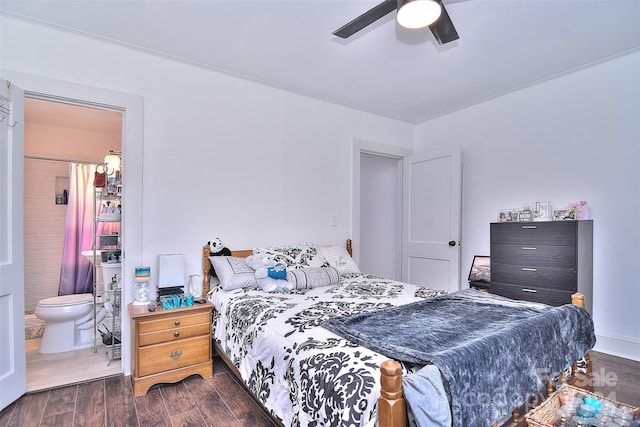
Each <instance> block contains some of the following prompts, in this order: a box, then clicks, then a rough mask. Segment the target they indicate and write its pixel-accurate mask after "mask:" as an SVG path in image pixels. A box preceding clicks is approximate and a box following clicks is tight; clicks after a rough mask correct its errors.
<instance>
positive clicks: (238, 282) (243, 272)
mask: <svg viewBox="0 0 640 427" xmlns="http://www.w3.org/2000/svg"><path fill="white" fill-rule="evenodd" d="M209 259H210V260H211V265H212V266H213V269H214V270H215V272H216V275H217V276H218V279H220V286H222V289H224V290H226V291H231V290H233V289H239V288H251V287H257V286H258V282H257V281H256V273H255V271H253V269H252V268H251V267H249V266H248V265H247V263H246V261H245V259H244V258H237V257H231V256H211V257H209Z"/></svg>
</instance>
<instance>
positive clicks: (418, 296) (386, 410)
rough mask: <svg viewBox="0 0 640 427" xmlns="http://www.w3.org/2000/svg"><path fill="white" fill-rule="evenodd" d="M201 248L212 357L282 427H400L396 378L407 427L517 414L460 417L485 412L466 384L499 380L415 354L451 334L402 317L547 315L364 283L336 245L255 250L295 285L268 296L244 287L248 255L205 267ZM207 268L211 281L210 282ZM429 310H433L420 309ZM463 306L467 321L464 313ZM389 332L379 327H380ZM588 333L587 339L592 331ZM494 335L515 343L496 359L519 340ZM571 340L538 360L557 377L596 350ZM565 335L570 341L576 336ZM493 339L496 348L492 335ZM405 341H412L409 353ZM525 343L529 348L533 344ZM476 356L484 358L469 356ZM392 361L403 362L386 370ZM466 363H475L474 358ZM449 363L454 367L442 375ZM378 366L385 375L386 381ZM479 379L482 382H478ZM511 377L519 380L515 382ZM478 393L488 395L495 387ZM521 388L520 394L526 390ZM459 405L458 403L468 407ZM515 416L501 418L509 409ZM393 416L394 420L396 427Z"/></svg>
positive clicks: (501, 302) (473, 297)
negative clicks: (555, 357) (279, 265)
mask: <svg viewBox="0 0 640 427" xmlns="http://www.w3.org/2000/svg"><path fill="white" fill-rule="evenodd" d="M208 249H209V246H208V245H207V246H205V247H204V248H203V268H204V271H205V276H206V278H205V283H204V287H205V289H206V291H208V287H209V285H210V286H211V289H210V291H208V292H207V298H208V299H209V301H211V302H212V303H213V304H214V305H215V307H216V309H215V311H214V322H213V339H214V344H215V346H216V349H217V351H218V353H220V355H221V357H222V358H223V360H225V362H226V363H228V364H229V365H230V366H231V367H232V370H233V371H234V372H235V373H236V375H238V376H239V378H240V379H241V381H242V382H243V383H244V384H245V385H246V386H247V388H248V389H249V390H250V391H251V392H252V393H253V394H254V396H255V397H256V398H257V400H258V401H259V402H260V403H261V404H262V405H263V406H264V407H265V408H266V409H267V410H268V411H269V413H270V414H271V415H272V417H273V418H274V419H276V420H277V421H278V422H279V423H280V424H282V425H284V426H366V425H375V424H376V423H377V422H378V418H380V419H379V425H380V426H382V427H385V426H386V425H397V423H398V419H400V420H401V421H400V422H401V423H404V422H405V421H404V420H403V417H404V414H403V412H404V408H399V406H404V402H403V400H402V399H401V397H402V396H401V394H402V392H401V391H399V390H400V385H399V384H397V382H398V379H397V378H394V377H393V376H390V377H389V376H385V375H394V374H398V373H399V372H398V371H399V370H401V371H402V373H403V375H404V376H405V380H404V381H403V382H404V386H405V397H406V398H407V399H408V400H409V402H408V403H409V414H410V417H409V418H410V421H411V422H412V423H416V424H417V425H454V426H458V425H471V424H469V422H472V421H469V420H475V421H477V420H478V419H482V420H483V421H482V425H491V424H493V423H494V422H496V421H499V420H501V419H503V418H504V416H505V415H506V414H508V412H505V411H504V407H506V406H508V405H514V402H515V400H518V399H519V398H520V396H517V397H516V399H515V400H514V399H512V398H511V397H513V396H508V397H509V399H507V400H508V402H503V403H502V405H498V406H501V407H503V408H502V409H500V410H498V411H497V412H496V411H494V410H487V409H486V408H485V409H484V410H480V411H479V412H476V413H474V412H473V410H472V411H467V409H468V408H467V407H468V406H472V407H474V406H475V407H476V408H475V409H478V408H477V407H479V406H482V405H474V404H472V405H469V404H468V403H469V402H468V401H467V400H468V396H470V395H473V396H477V393H478V392H477V389H473V388H472V389H469V388H465V387H466V386H467V385H468V384H467V383H469V382H471V383H474V382H475V381H474V380H473V378H474V377H476V376H477V378H484V377H487V378H497V381H502V380H503V379H502V377H496V375H494V374H493V373H489V374H488V373H487V372H488V371H487V369H486V368H485V367H484V366H482V364H484V363H485V362H486V360H485V361H484V362H482V363H475V362H470V363H471V364H469V366H466V365H465V366H466V368H465V369H467V371H469V370H471V371H470V372H464V370H462V371H460V370H459V369H458V370H457V371H456V369H457V367H456V366H457V365H459V364H460V363H459V359H458V358H459V357H462V356H461V355H460V354H454V355H451V354H449V355H441V354H439V352H437V351H433V349H429V348H426V349H425V348H421V349H418V350H415V349H413V348H412V347H414V346H413V344H414V343H412V341H414V342H422V343H423V344H424V343H431V342H436V341H437V340H438V339H440V338H439V337H438V332H437V331H442V330H445V329H446V328H451V326H450V325H449V326H445V325H441V324H440V323H441V321H440V318H439V317H438V316H436V317H431V318H428V319H418V321H419V322H426V323H428V324H429V325H430V326H424V327H423V326H415V325H411V321H407V318H405V317H402V316H408V318H409V319H411V318H417V317H420V316H422V315H423V313H426V312H429V311H434V310H435V312H437V313H442V312H443V310H444V312H446V313H447V315H446V316H444V317H447V318H452V319H456V316H458V317H457V320H453V322H454V323H458V324H459V323H468V322H466V321H462V322H461V321H460V319H465V316H467V314H466V310H467V308H468V307H470V306H477V307H478V310H480V311H478V312H476V313H475V314H474V315H475V316H485V315H486V312H483V311H482V310H486V308H487V307H488V305H487V304H490V305H491V308H490V310H491V312H495V310H494V307H498V306H499V307H500V309H501V310H502V309H505V310H510V311H513V312H515V313H519V314H518V315H517V316H516V317H519V319H518V321H519V322H522V321H523V319H521V318H520V317H522V316H521V313H525V312H526V313H530V314H531V315H532V316H533V317H534V319H533V320H529V321H530V322H539V321H540V320H539V319H538V318H536V317H535V316H538V314H539V313H540V312H542V311H545V310H546V309H547V308H546V307H542V306H541V305H539V304H530V303H523V302H517V301H513V300H507V299H505V298H501V297H497V298H495V297H493V296H488V295H486V294H482V293H480V292H476V291H473V290H465V291H462V292H459V293H455V294H452V295H446V294H445V292H443V291H440V290H434V289H429V288H427V287H424V286H419V285H411V284H407V283H401V282H397V281H393V280H387V279H383V278H379V277H376V276H372V275H369V274H363V273H361V272H360V271H359V270H358V268H357V266H356V265H355V263H353V261H352V260H351V258H350V257H349V254H348V253H347V252H346V251H344V249H342V248H341V247H340V246H337V245H334V246H320V247H316V246H315V245H295V246H287V247H278V248H275V247H270V248H260V249H261V250H263V251H264V250H270V251H271V254H272V255H273V256H274V257H275V258H276V259H277V260H278V261H282V262H283V263H285V264H286V265H287V271H288V274H289V275H290V277H289V280H292V281H293V282H295V283H296V286H295V287H296V288H297V289H292V290H290V291H288V292H275V293H266V292H263V291H262V290H261V289H260V288H259V287H258V286H256V284H255V282H254V281H252V275H253V271H252V270H251V269H250V268H246V264H244V265H243V260H242V259H243V258H244V257H246V256H247V255H249V254H251V253H252V251H238V252H234V253H233V256H232V257H224V258H223V257H210V253H209V251H208ZM212 263H213V267H214V268H213V271H214V274H216V275H217V280H212V281H211V282H210V281H209V278H210V276H209V274H210V272H211V270H212V269H211V266H212ZM323 269H326V270H327V271H328V270H330V269H334V270H335V271H336V272H337V273H338V274H337V275H334V274H327V275H326V276H327V277H325V276H322V277H320V276H319V275H318V274H319V273H324V272H325V270H323ZM336 277H337V278H336ZM206 291H205V292H206ZM425 302H428V304H429V305H426V306H423V305H421V304H424V303H425ZM434 304H435V305H434ZM460 307H462V308H463V311H464V312H462V313H460ZM431 308H433V310H432V309H431ZM411 310H413V311H411ZM447 310H448V311H447ZM585 313H586V312H585ZM579 314H582V313H581V312H580V313H579ZM398 316H399V317H398ZM460 316H462V317H460ZM587 316H588V315H587ZM501 317H502V314H498V315H495V316H494V319H493V321H494V322H496V321H498V322H499V321H501V320H500V318H501ZM391 318H395V321H396V322H399V323H400V324H397V323H392V322H391V321H390V320H389V319H391ZM567 319H568V318H566V317H562V318H561V321H560V323H562V322H575V321H576V320H575V319H574V318H571V319H569V320H567ZM551 322H555V321H554V320H551ZM588 322H590V318H589V319H588ZM588 322H587V323H588ZM385 323H386V325H387V326H386V327H385V326H381V325H384V324H385ZM472 323H473V322H472ZM476 323H477V322H476ZM422 324H423V323H418V325H422ZM436 324H438V325H436ZM403 325H404V329H402V327H403ZM566 326H567V325H565V327H564V328H563V329H564V330H565V332H566V330H569V329H573V325H570V326H571V327H570V328H568V327H566ZM588 326H589V325H587V329H589V328H588ZM590 326H591V328H592V324H591V325H590ZM407 327H408V329H407ZM545 328H546V327H545ZM545 328H541V329H545ZM582 328H584V326H582ZM384 329H387V335H388V336H387V338H382V337H381V335H382V334H378V331H379V330H384ZM423 329H424V330H435V331H436V334H435V336H429V337H428V338H424V337H423V336H421V335H415V336H414V335H413V333H414V332H413V331H414V330H416V331H417V330H423ZM494 329H495V331H494V332H495V333H493V335H500V334H503V335H504V334H507V335H508V338H507V339H510V340H511V341H509V342H508V343H507V344H504V343H503V344H496V343H497V342H498V341H495V342H489V343H488V344H487V345H488V346H489V348H495V351H496V355H497V353H501V352H500V351H499V350H498V348H499V346H500V345H509V346H510V345H513V340H516V341H522V337H516V335H515V334H516V332H513V333H511V332H508V333H503V332H502V330H503V329H505V330H508V329H509V327H507V326H505V325H500V326H499V327H496V328H494ZM515 329H519V327H516V328H515ZM371 331H373V333H372V332H371ZM527 333H528V332H527ZM579 334H580V335H586V336H588V338H587V339H586V340H584V342H582V341H581V342H580V345H578V346H577V347H576V348H575V349H573V350H572V351H568V352H566V353H567V354H566V356H565V357H562V358H560V359H562V360H561V361H560V362H552V361H549V360H545V361H544V364H545V365H546V366H550V365H553V364H554V363H555V364H556V365H557V366H555V367H554V368H553V370H554V371H555V372H553V373H557V372H560V371H561V370H562V369H564V368H565V367H566V366H565V365H566V364H570V360H575V359H577V358H579V357H581V356H582V355H583V354H584V353H585V352H586V351H587V350H588V348H590V347H591V346H593V342H592V341H593V339H592V338H591V337H589V331H588V330H587V331H586V333H585V332H584V331H581V332H579ZM455 335H460V336H463V335H465V334H458V333H456V334H455ZM399 336H403V337H411V338H407V339H405V340H404V341H403V342H400V343H398V342H396V341H394V339H395V338H397V337H399ZM569 336H570V339H571V340H575V335H571V334H570V335H569ZM480 338H483V337H472V339H471V341H474V343H475V341H478V340H480V341H487V339H485V338H483V339H480ZM527 338H528V337H527ZM565 338H566V337H565ZM492 339H494V340H497V339H498V338H496V337H495V336H494V337H493V338H492ZM545 339H546V338H545ZM401 341H402V340H401ZM406 341H409V342H410V345H408V347H407V345H406ZM524 341H532V342H533V340H529V339H525V340H524ZM474 345H475V344H474ZM550 345H555V346H557V345H558V344H557V343H555V344H554V343H550ZM456 346H457V347H458V344H456ZM494 346H498V347H494ZM427 347H428V346H427ZM462 347H464V346H462ZM553 350H554V352H555V353H559V352H560V353H561V352H563V350H561V349H558V348H554V349H553ZM416 351H418V353H415V352H416ZM425 351H426V352H425ZM465 351H466V352H468V351H469V350H468V349H466V350H464V351H462V353H463V356H464V353H465ZM472 351H473V352H475V351H481V350H477V349H475V348H474V349H473V350H472ZM516 351H517V350H516ZM529 351H530V350H528V349H524V350H523V352H529ZM436 353H438V354H436ZM445 353H446V352H445ZM549 353H550V352H549V351H548V349H547V351H544V352H543V354H541V355H537V356H535V357H539V358H543V357H544V354H549ZM578 353H580V354H578ZM475 354H476V353H474V355H475ZM478 354H480V353H478ZM414 356H415V357H414ZM522 356H523V355H522V354H521V355H519V357H522ZM390 357H392V358H395V359H397V360H400V361H401V363H400V364H399V365H398V364H396V362H390V361H389V358H390ZM479 357H480V359H481V360H484V359H482V358H483V357H484V358H485V359H486V358H487V355H484V356H479ZM471 359H476V357H475V356H472V357H471ZM489 359H495V363H497V364H498V365H499V364H504V363H507V364H509V363H511V364H513V363H516V362H517V358H515V357H507V358H506V360H507V362H505V361H504V360H500V358H499V357H494V356H490V357H489ZM525 359H526V363H531V361H532V360H534V359H531V357H529V356H527V357H525ZM447 360H450V361H451V363H450V364H447ZM434 361H435V363H434ZM476 362H477V361H476ZM390 363H391V365H390ZM474 363H475V364H474ZM558 363H560V365H562V366H560V365H558ZM381 366H384V367H385V368H384V369H385V370H386V371H385V372H386V373H384V372H383V376H382V379H381V375H380V369H381ZM514 366H515V365H514ZM539 368H540V367H535V368H534V369H539ZM475 369H478V370H480V371H479V372H475V371H474V370H475ZM510 369H511V370H514V368H510ZM515 370H517V369H515ZM503 371H507V374H509V375H506V376H505V378H506V379H504V381H505V382H506V383H509V382H510V381H511V378H510V377H513V376H514V375H513V372H511V373H509V372H508V371H509V369H503ZM536 373H537V371H536ZM465 375H466V376H467V377H468V376H469V375H471V377H470V378H472V380H471V381H469V380H468V379H467V380H464V381H463V380H460V381H458V382H456V380H457V379H458V378H467V377H465ZM515 376H516V377H518V378H522V377H523V376H522V375H520V373H516V375H515ZM529 380H531V378H529ZM539 380H540V381H542V379H539ZM540 381H535V382H536V384H534V385H533V386H535V387H539V385H540V384H539V382H540ZM529 382H530V381H529ZM485 386H487V387H494V388H495V381H494V382H493V383H491V382H490V383H489V384H488V385H485ZM394 387H395V388H394ZM526 387H528V388H529V389H530V388H531V387H532V384H529V383H528V384H526ZM381 388H382V389H381ZM529 389H527V392H528V393H529V392H531V391H533V390H529ZM494 391H495V390H493V391H492V393H494ZM398 393H400V395H398ZM452 393H453V394H452ZM456 393H457V394H456ZM465 393H466V394H465ZM514 393H516V394H519V393H520V392H517V391H516V392H514ZM381 394H382V396H383V397H387V398H390V400H389V399H387V400H384V399H383V401H382V402H381V403H380V404H379V403H378V399H379V398H380V397H381ZM506 394H507V393H505V392H502V391H501V392H497V393H494V394H493V395H492V396H490V397H494V398H495V396H497V395H500V396H505V395H506ZM416 396H417V397H416ZM461 396H466V397H467V400H465V399H464V398H461ZM397 398H400V399H397ZM396 399H397V400H396ZM379 405H380V406H379ZM485 406H486V405H485ZM490 406H492V405H490ZM515 406H517V405H514V406H509V407H510V409H513V408H514V407H515ZM472 409H474V408H472ZM379 412H380V414H379ZM396 412H399V413H400V414H401V415H400V417H399V418H398V417H397V414H396ZM468 412H470V414H471V415H470V414H469V413H468ZM474 417H475V418H474ZM475 421H473V422H475ZM388 423H391V424H388Z"/></svg>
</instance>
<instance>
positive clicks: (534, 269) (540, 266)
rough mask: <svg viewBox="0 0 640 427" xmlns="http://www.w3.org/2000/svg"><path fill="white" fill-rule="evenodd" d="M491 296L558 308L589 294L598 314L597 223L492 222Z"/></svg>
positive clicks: (590, 304)
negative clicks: (595, 272) (595, 286)
mask: <svg viewBox="0 0 640 427" xmlns="http://www.w3.org/2000/svg"><path fill="white" fill-rule="evenodd" d="M490 227H491V286H490V289H491V293H494V294H498V295H502V296H505V297H508V298H513V299H521V300H527V301H534V302H541V303H545V304H549V305H553V306H558V305H562V304H570V303H571V294H573V293H575V292H580V293H582V294H584V295H585V301H586V308H587V310H588V311H589V313H592V300H593V221H592V220H585V221H541V222H499V223H498V222H496V223H491V225H490Z"/></svg>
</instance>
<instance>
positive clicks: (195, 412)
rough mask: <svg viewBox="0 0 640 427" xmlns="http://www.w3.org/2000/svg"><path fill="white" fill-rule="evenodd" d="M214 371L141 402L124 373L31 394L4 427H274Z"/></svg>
mask: <svg viewBox="0 0 640 427" xmlns="http://www.w3.org/2000/svg"><path fill="white" fill-rule="evenodd" d="M214 371H215V374H214V376H213V377H211V378H207V379H202V378H200V377H199V376H192V377H189V378H187V379H185V380H183V381H181V382H178V383H176V384H161V385H157V386H153V387H152V388H151V389H150V390H149V392H148V393H147V394H146V395H144V396H140V397H136V398H134V397H133V389H132V387H131V378H130V377H128V376H127V377H125V376H123V375H117V376H111V377H108V378H103V379H99V380H94V381H89V382H85V383H82V384H77V385H72V386H66V387H61V388H55V389H52V390H48V391H42V392H36V393H28V394H26V395H24V396H23V397H21V398H20V399H18V400H17V401H16V402H14V403H13V404H11V405H9V406H8V407H7V408H5V409H4V410H3V411H2V412H1V413H0V426H2V427H5V426H7V427H9V426H11V427H48V426H55V427H66V426H69V427H72V426H86V427H99V426H109V427H112V426H115V427H120V426H122V427H138V426H139V427H145V426H150V427H151V426H153V427H163V426H166V427H178V426H180V427H182V426H198V427H200V426H220V427H274V424H273V423H272V421H271V420H270V418H269V417H268V416H267V415H265V413H264V412H263V410H262V409H261V408H260V407H259V406H258V405H257V404H256V403H255V402H254V401H253V399H252V398H251V397H250V396H249V395H248V394H247V393H246V392H245V391H244V389H243V388H242V386H240V385H239V384H238V383H237V382H236V380H235V379H234V378H233V377H232V375H231V374H230V373H229V371H228V369H227V368H226V366H224V363H223V362H222V361H221V360H219V359H217V358H216V359H214Z"/></svg>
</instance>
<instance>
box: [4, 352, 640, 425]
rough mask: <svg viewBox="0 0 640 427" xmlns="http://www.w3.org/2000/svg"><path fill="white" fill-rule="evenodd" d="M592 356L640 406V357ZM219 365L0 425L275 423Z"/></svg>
mask: <svg viewBox="0 0 640 427" xmlns="http://www.w3.org/2000/svg"><path fill="white" fill-rule="evenodd" d="M591 360H592V361H593V372H594V382H595V391H596V393H601V394H603V395H604V396H605V397H608V398H610V399H614V400H617V401H619V402H623V403H627V404H630V405H632V406H636V407H640V362H635V361H632V360H628V359H622V358H619V357H615V356H610V355H607V354H604V353H597V352H591ZM214 367H215V374H214V376H213V377H212V378H208V379H204V380H203V379H202V378H200V377H197V376H195V377H190V378H187V379H186V380H184V381H181V382H179V383H176V384H163V385H159V386H154V387H153V388H151V390H150V391H149V392H148V393H147V394H146V395H144V396H140V397H137V398H134V397H133V392H132V388H131V381H130V378H129V377H124V376H115V377H109V378H105V379H100V380H95V381H91V382H87V383H82V384H77V385H72V386H67V387H62V388H57V389H53V390H49V391H43V392H38V393H32V394H27V395H25V396H23V397H21V398H20V399H18V400H17V401H16V402H14V403H13V404H11V405H9V406H8V407H7V408H5V409H4V410H3V411H2V412H1V413H0V427H4V426H26V427H45V426H55V427H61V426H87V427H98V426H109V427H111V426H125V427H135V426H154V427H156V426H157V427H161V426H172V427H177V426H224V427H236V426H250V427H273V426H274V424H273V423H272V422H271V420H270V419H269V417H267V416H266V415H265V414H264V412H263V411H262V410H261V409H260V407H259V406H258V405H257V404H256V403H255V402H254V401H253V400H252V399H251V397H250V396H249V395H248V394H247V393H246V392H245V391H244V389H243V388H242V387H241V386H240V385H239V384H238V383H237V382H236V381H235V379H234V378H233V376H232V375H231V374H230V373H229V371H228V370H227V369H226V367H225V366H224V363H223V362H222V361H221V360H220V359H218V358H216V359H214Z"/></svg>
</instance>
